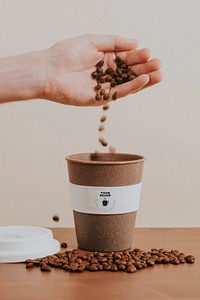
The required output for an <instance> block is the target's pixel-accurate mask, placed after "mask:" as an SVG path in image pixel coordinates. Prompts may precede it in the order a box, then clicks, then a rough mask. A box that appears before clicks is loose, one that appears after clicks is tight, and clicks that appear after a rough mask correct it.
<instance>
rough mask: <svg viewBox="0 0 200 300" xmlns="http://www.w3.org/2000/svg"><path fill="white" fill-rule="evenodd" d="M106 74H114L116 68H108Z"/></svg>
mask: <svg viewBox="0 0 200 300" xmlns="http://www.w3.org/2000/svg"><path fill="white" fill-rule="evenodd" d="M105 74H108V75H111V76H112V75H113V74H114V70H113V69H112V68H108V69H106V71H105Z"/></svg>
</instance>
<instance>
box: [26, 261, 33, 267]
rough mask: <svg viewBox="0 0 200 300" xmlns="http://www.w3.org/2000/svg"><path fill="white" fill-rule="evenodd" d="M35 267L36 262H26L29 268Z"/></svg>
mask: <svg viewBox="0 0 200 300" xmlns="http://www.w3.org/2000/svg"><path fill="white" fill-rule="evenodd" d="M33 267H34V264H33V263H32V262H29V263H27V264H26V268H27V269H31V268H33Z"/></svg>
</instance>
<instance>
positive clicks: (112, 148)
mask: <svg viewBox="0 0 200 300" xmlns="http://www.w3.org/2000/svg"><path fill="white" fill-rule="evenodd" d="M108 151H109V152H110V153H116V149H115V147H113V146H110V147H109V149H108Z"/></svg>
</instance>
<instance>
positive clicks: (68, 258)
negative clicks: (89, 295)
mask: <svg viewBox="0 0 200 300" xmlns="http://www.w3.org/2000/svg"><path fill="white" fill-rule="evenodd" d="M194 261H195V257H194V256H193V255H185V254H184V253H182V252H179V251H178V250H171V251H169V250H165V249H151V250H150V251H148V252H145V251H144V250H141V249H137V248H136V249H134V250H125V251H118V252H106V253H103V252H87V253H85V252H83V251H80V250H79V249H74V250H72V251H65V252H59V253H57V254H54V255H49V256H46V257H44V258H37V259H34V260H31V259H27V260H26V262H25V263H26V268H27V269H30V268H33V267H39V268H40V270H41V271H44V272H50V271H51V268H58V269H62V270H65V271H70V272H83V271H84V270H87V271H91V272H95V271H103V270H105V271H111V272H117V271H124V272H127V273H135V272H137V271H138V270H142V269H145V268H147V267H153V266H154V265H156V264H173V265H179V264H184V263H189V264H192V263H194Z"/></svg>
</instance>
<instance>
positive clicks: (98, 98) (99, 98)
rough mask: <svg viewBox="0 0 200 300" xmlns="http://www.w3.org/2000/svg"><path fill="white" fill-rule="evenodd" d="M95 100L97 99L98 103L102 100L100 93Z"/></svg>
mask: <svg viewBox="0 0 200 300" xmlns="http://www.w3.org/2000/svg"><path fill="white" fill-rule="evenodd" d="M95 99H96V100H97V101H99V100H101V95H99V94H98V93H96V96H95Z"/></svg>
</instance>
